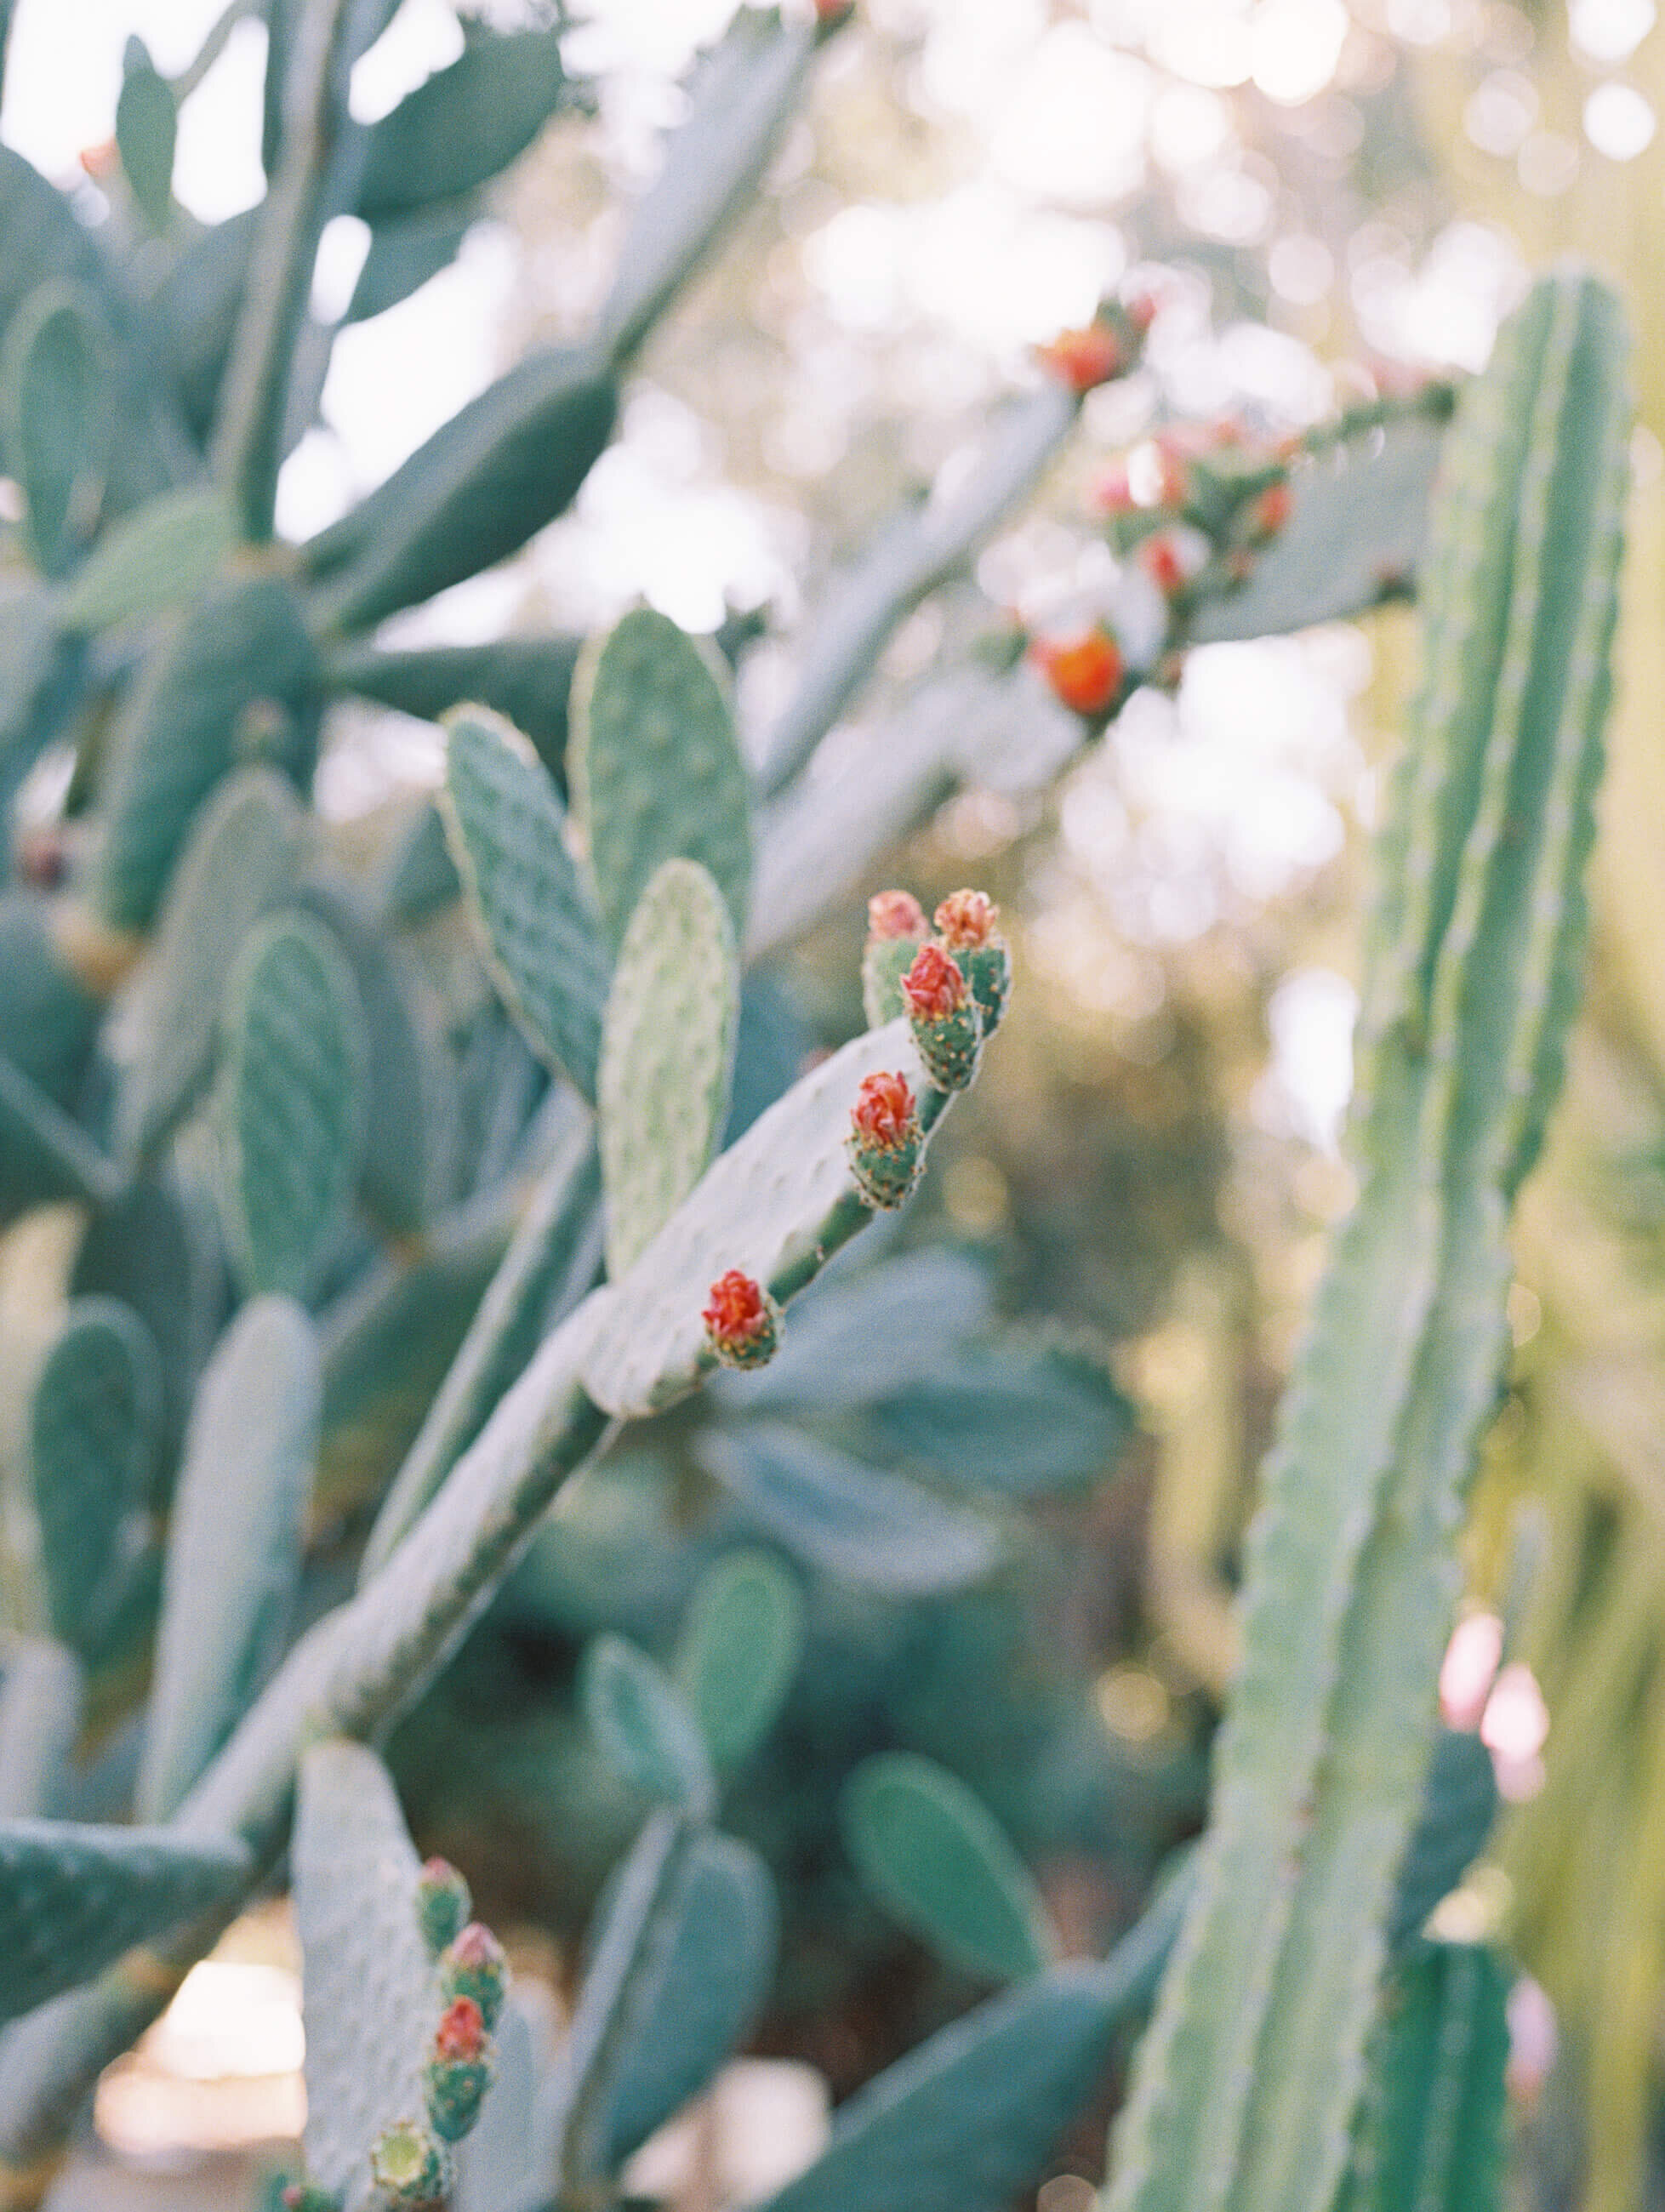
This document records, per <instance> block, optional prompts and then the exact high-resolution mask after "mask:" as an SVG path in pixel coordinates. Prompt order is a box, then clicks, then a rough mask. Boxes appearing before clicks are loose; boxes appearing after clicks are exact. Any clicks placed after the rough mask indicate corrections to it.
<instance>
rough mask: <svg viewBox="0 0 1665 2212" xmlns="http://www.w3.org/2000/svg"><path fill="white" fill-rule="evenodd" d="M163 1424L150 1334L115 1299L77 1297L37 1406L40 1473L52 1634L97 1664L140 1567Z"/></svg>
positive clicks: (35, 1463) (37, 1492)
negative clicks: (142, 1515) (143, 1519)
mask: <svg viewBox="0 0 1665 2212" xmlns="http://www.w3.org/2000/svg"><path fill="white" fill-rule="evenodd" d="M161 1416H162V1379H161V1360H160V1358H158V1356H157V1352H156V1346H155V1340H153V1338H152V1336H151V1334H150V1332H149V1329H148V1328H146V1327H145V1325H144V1323H143V1322H142V1321H141V1320H140V1319H139V1317H138V1316H137V1314H136V1313H134V1312H133V1311H132V1310H131V1308H130V1307H128V1306H125V1305H122V1304H119V1303H118V1301H117V1300H116V1299H114V1298H77V1299H76V1300H75V1302H74V1303H73V1304H71V1305H70V1308H69V1310H68V1312H67V1313H66V1314H65V1316H64V1325H63V1327H62V1328H61V1329H60V1330H59V1332H58V1336H57V1338H56V1340H54V1342H53V1344H52V1349H51V1350H50V1351H49V1352H48V1353H47V1354H46V1359H45V1361H44V1362H43V1364H42V1366H41V1370H40V1373H39V1377H38V1379H37V1381H36V1383H35V1387H34V1395H33V1399H32V1400H31V1401H30V1405H29V1473H30V1477H31V1485H32V1489H33V1501H34V1515H35V1523H36V1527H37V1528H38V1531H39V1545H40V1566H41V1571H42V1573H43V1575H44V1577H45V1579H46V1598H47V1611H48V1613H49V1615H50V1618H51V1620H52V1633H53V1634H54V1635H55V1636H56V1637H58V1639H59V1640H60V1642H62V1643H64V1644H68V1645H69V1646H70V1649H71V1650H75V1651H77V1652H79V1653H81V1654H82V1656H84V1657H88V1658H92V1657H94V1656H97V1653H98V1651H99V1649H100V1644H101V1642H102V1639H103V1638H104V1635H105V1632H106V1630H107V1629H108V1628H109V1626H110V1625H111V1622H112V1620H113V1618H114V1615H115V1613H116V1611H117V1608H118V1606H119V1604H120V1601H121V1597H122V1595H123V1591H124V1589H125V1583H126V1581H127V1579H128V1577H129V1575H130V1573H131V1569H132V1565H133V1556H134V1554H133V1545H132V1541H131V1540H132V1538H133V1534H134V1528H133V1516H135V1515H136V1514H137V1512H138V1511H139V1510H141V1509H142V1508H143V1505H144V1504H145V1503H146V1502H147V1498H148V1494H149V1488H150V1482H151V1476H152V1474H153V1471H154V1468H155V1460H156V1454H157V1448H158V1445H159V1443H160V1441H161Z"/></svg>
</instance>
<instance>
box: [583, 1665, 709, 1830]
mask: <svg viewBox="0 0 1665 2212" xmlns="http://www.w3.org/2000/svg"><path fill="white" fill-rule="evenodd" d="M579 1693H580V1699H581V1701H582V1704H583V1707H584V1717H585V1719H586V1721H587V1722H588V1723H589V1725H590V1733H591V1735H592V1736H593V1737H594V1738H595V1741H596V1743H597V1745H598V1747H599V1749H600V1750H601V1752H602V1753H603V1754H604V1755H605V1758H606V1759H607V1760H608V1762H609V1764H610V1765H611V1766H612V1767H613V1768H614V1769H615V1770H616V1771H617V1772H618V1773H619V1774H620V1775H622V1776H623V1778H624V1780H625V1781H627V1782H628V1783H629V1784H630V1785H631V1787H632V1788H633V1789H635V1790H640V1791H641V1795H642V1796H644V1797H653V1798H657V1799H658V1800H659V1802H661V1803H663V1804H667V1805H674V1806H679V1807H681V1808H684V1809H685V1810H687V1811H689V1812H691V1813H694V1814H705V1813H708V1811H709V1810H710V1808H711V1804H712V1801H713V1799H714V1796H715V1794H716V1785H715V1784H714V1781H713V1778H712V1773H711V1760H710V1757H709V1755H708V1753H707V1750H706V1747H705V1741H704V1739H703V1738H702V1735H701V1734H700V1730H699V1727H698V1725H697V1723H696V1721H695V1719H694V1717H693V1716H692V1714H691V1713H690V1711H689V1710H688V1707H687V1706H686V1705H685V1704H684V1702H683V1699H682V1695H681V1692H679V1691H678V1689H677V1687H676V1686H675V1684H674V1683H672V1682H671V1680H669V1678H668V1677H667V1676H666V1675H665V1674H664V1673H663V1672H662V1671H661V1669H660V1668H658V1667H656V1666H655V1665H654V1663H653V1661H652V1660H651V1659H650V1658H649V1657H648V1656H647V1653H646V1652H645V1651H642V1650H638V1649H637V1647H636V1646H635V1644H631V1643H629V1642H628V1641H627V1640H626V1638H623V1637H622V1636H599V1637H597V1638H596V1639H595V1640H594V1642H593V1643H592V1644H590V1645H589V1646H588V1647H587V1649H586V1651H585V1654H584V1662H583V1667H582V1669H581V1672H580V1679H579Z"/></svg>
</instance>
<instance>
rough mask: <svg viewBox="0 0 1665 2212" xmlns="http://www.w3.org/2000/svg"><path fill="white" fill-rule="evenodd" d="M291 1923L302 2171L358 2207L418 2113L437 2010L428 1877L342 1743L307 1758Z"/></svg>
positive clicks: (372, 1769) (363, 1754) (373, 1781)
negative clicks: (380, 2146) (423, 1897)
mask: <svg viewBox="0 0 1665 2212" xmlns="http://www.w3.org/2000/svg"><path fill="white" fill-rule="evenodd" d="M292 1850H293V1859H294V1869H295V1919H296V1923H297V1925H298V1927H299V1930H300V1935H301V1977H302V1997H303V2003H304V2006H305V2013H306V2021H307V2133H306V2144H307V2167H308V2170H309V2171H310V2172H311V2173H312V2174H313V2178H314V2179H316V2180H318V2181H319V2182H321V2183H322V2184H323V2185H324V2186H325V2188H326V2189H333V2190H337V2191H343V2192H345V2195H346V2199H347V2203H348V2205H349V2208H350V2207H351V2206H352V2205H354V2204H359V2203H364V2202H365V2201H366V2198H367V2197H368V2191H369V2185H370V2171H369V2151H370V2146H371V2144H372V2142H374V2141H375V2139H376V2138H377V2136H379V2135H380V2133H381V2131H382V2130H384V2129H386V2128H390V2127H392V2125H393V2124H394V2123H395V2122H397V2121H398V2120H401V2119H412V2118H416V2117H419V2116H420V2115H421V2113H422V2111H423V2108H424V2107H423V2084H422V2069H423V2066H424V2065H425V2063H427V2058H428V2044H429V2042H430V2041H431V2039H432V2037H433V2033H434V2023H435V2022H436V2021H438V2019H439V2017H440V2013H441V2002H440V1999H439V1994H438V1987H437V1981H436V1978H435V1974H434V1966H433V1962H432V1960H430V1958H429V1956H428V1946H427V1944H426V1942H424V1941H423V1937H422V1925H421V1920H420V1917H419V1914H418V1909H417V1886H418V1883H419V1881H420V1880H421V1875H422V1867H421V1863H420V1861H419V1860H418V1859H417V1857H416V1849H415V1847H414V1845H413V1844H411V1841H410V1836H409V1834H408V1833H407V1832H406V1829H405V1826H404V1815H403V1814H401V1812H400V1811H399V1806H398V1798H397V1797H396V1796H394V1794H393V1785H392V1782H391V1781H390V1780H389V1779H388V1776H387V1771H386V1768H385V1767H384V1766H383V1765H382V1763H381V1761H380V1759H378V1758H377V1757H376V1755H375V1753H374V1752H373V1751H368V1750H367V1749H366V1748H365V1747H363V1746H362V1744H355V1743H347V1742H343V1741H340V1740H339V1739H336V1740H331V1741H328V1742H325V1743H320V1744H316V1745H314V1746H313V1748H312V1749H311V1750H309V1751H308V1752H307V1753H305V1754H304V1756H303V1757H302V1759H301V1778H300V1793H299V1796H298V1798H297V1801H296V1808H295V1841H294V1844H293V1846H292Z"/></svg>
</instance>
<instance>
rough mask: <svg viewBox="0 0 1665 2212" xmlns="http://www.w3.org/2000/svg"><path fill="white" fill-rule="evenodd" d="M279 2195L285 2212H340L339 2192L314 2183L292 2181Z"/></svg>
mask: <svg viewBox="0 0 1665 2212" xmlns="http://www.w3.org/2000/svg"><path fill="white" fill-rule="evenodd" d="M279 2194H280V2197H281V2198H282V2201H283V2205H284V2207H285V2212H341V2196H340V2192H339V2191H337V2190H334V2189H324V2188H320V2186H319V2184H318V2183H317V2182H315V2181H292V2182H290V2183H289V2186H288V2188H286V2189H284V2190H283V2191H280V2192H279Z"/></svg>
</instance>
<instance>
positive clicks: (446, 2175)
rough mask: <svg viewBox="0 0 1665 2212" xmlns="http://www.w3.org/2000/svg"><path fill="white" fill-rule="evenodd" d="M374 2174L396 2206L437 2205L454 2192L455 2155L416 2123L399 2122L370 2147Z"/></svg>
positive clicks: (382, 2133) (371, 2169)
mask: <svg viewBox="0 0 1665 2212" xmlns="http://www.w3.org/2000/svg"><path fill="white" fill-rule="evenodd" d="M370 2172H371V2176H372V2178H373V2179H374V2182H375V2185H376V2186H377V2188H378V2189H380V2190H385V2191H386V2193H387V2195H388V2196H389V2197H392V2200H393V2202H394V2203H395V2204H436V2203H440V2202H441V2199H442V2198H444V2197H448V2196H449V2195H450V2193H451V2186H452V2180H453V2173H452V2166H451V2154H450V2153H449V2152H448V2151H447V2148H446V2147H445V2145H444V2144H443V2143H442V2142H441V2141H440V2140H439V2138H438V2137H437V2136H434V2135H433V2134H431V2133H430V2132H429V2130H428V2129H427V2128H425V2127H422V2126H420V2125H419V2124H417V2122H416V2121H415V2120H395V2121H394V2123H393V2124H392V2127H391V2128H384V2129H383V2130H382V2131H381V2133H380V2135H379V2136H377V2137H376V2139H375V2141H374V2143H372V2144H371V2146H370Z"/></svg>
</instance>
